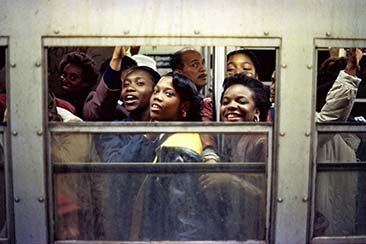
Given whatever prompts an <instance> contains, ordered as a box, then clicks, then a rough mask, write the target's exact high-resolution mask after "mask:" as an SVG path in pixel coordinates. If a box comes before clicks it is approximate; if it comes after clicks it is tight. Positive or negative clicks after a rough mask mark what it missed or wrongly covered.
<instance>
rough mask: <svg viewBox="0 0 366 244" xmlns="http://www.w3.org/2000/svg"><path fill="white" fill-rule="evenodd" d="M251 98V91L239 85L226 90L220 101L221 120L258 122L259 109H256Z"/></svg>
mask: <svg viewBox="0 0 366 244" xmlns="http://www.w3.org/2000/svg"><path fill="white" fill-rule="evenodd" d="M253 96H254V93H253V91H252V90H250V89H249V88H248V87H246V86H243V85H240V84H235V85H232V86H230V87H229V88H227V89H226V91H225V93H224V95H223V97H222V101H221V108H220V114H221V120H223V121H230V122H243V121H259V109H257V108H256V104H255V102H254V98H253Z"/></svg>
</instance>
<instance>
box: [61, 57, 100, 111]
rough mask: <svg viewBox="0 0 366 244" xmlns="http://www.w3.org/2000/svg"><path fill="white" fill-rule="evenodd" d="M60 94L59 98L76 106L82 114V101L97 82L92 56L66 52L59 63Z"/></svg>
mask: <svg viewBox="0 0 366 244" xmlns="http://www.w3.org/2000/svg"><path fill="white" fill-rule="evenodd" d="M59 70H60V73H61V75H60V81H61V90H62V94H61V96H60V98H62V99H64V100H66V101H68V102H70V103H71V104H72V105H73V106H74V107H75V108H76V115H77V116H79V117H82V116H83V107H84V101H85V99H86V97H87V96H88V94H89V92H90V91H91V90H92V87H93V86H94V85H95V83H96V82H97V78H98V73H97V71H96V64H95V62H94V60H93V59H92V58H90V57H89V56H88V55H86V54H84V53H81V52H72V53H68V54H67V55H65V56H64V57H63V59H62V60H61V62H60V64H59Z"/></svg>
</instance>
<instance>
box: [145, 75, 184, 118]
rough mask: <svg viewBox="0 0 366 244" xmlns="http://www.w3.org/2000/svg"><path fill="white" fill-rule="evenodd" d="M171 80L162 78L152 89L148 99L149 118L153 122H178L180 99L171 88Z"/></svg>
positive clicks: (170, 78) (166, 77)
mask: <svg viewBox="0 0 366 244" xmlns="http://www.w3.org/2000/svg"><path fill="white" fill-rule="evenodd" d="M172 80H173V78H172V77H168V76H164V77H162V78H161V79H160V80H159V82H158V84H156V86H155V87H154V92H153V95H152V96H151V99H150V104H151V105H150V117H151V120H153V121H179V120H181V119H182V116H181V114H182V113H181V102H180V101H181V99H180V97H179V94H178V93H177V92H176V91H175V89H174V87H173V82H172Z"/></svg>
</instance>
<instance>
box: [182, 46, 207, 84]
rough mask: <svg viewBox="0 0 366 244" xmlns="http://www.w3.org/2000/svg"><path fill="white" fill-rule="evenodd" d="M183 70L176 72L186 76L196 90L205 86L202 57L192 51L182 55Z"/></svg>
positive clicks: (205, 75)
mask: <svg viewBox="0 0 366 244" xmlns="http://www.w3.org/2000/svg"><path fill="white" fill-rule="evenodd" d="M182 63H183V68H182V69H178V70H177V72H179V73H181V74H183V75H185V76H187V77H188V78H189V79H191V80H192V81H193V82H194V84H195V85H196V87H197V89H198V90H199V89H201V88H202V87H204V86H205V85H206V84H207V80H206V77H207V74H206V68H205V65H204V60H203V58H202V55H201V54H200V53H199V52H197V51H194V50H189V51H185V52H184V53H183V54H182Z"/></svg>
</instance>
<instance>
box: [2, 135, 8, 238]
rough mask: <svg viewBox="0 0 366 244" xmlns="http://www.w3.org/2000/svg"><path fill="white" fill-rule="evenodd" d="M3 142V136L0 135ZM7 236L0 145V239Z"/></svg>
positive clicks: (3, 174) (3, 158) (3, 172)
mask: <svg viewBox="0 0 366 244" xmlns="http://www.w3.org/2000/svg"><path fill="white" fill-rule="evenodd" d="M0 137H1V140H3V135H0ZM6 236H7V228H6V184H5V157H4V148H3V144H2V142H1V144H0V237H3V238H5V237H6Z"/></svg>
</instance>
